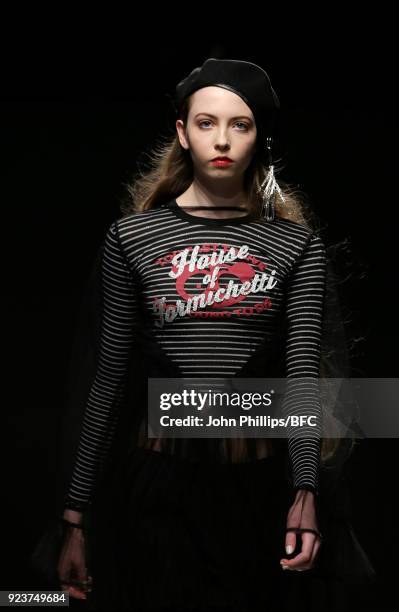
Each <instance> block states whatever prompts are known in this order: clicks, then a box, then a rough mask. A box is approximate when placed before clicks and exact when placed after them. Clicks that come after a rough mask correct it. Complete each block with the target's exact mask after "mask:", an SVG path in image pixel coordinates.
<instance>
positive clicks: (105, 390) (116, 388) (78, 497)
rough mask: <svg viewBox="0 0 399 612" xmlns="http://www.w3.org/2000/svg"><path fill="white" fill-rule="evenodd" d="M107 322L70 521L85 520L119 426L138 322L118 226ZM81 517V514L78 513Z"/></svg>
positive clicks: (108, 277)
mask: <svg viewBox="0 0 399 612" xmlns="http://www.w3.org/2000/svg"><path fill="white" fill-rule="evenodd" d="M101 280H102V320H101V336H100V350H99V356H98V362H97V364H98V365H97V370H96V375H95V378H94V381H93V384H92V386H91V389H90V393H89V396H88V399H87V404H86V409H85V414H84V418H83V423H82V430H81V434H80V440H79V445H78V450H77V454H76V458H75V464H74V469H73V473H72V478H71V482H70V484H69V487H68V490H67V493H66V495H65V498H64V508H65V510H64V518H70V519H71V520H72V517H74V519H75V520H76V522H80V521H79V518H80V516H79V514H80V513H81V512H83V511H84V510H85V509H86V507H87V506H88V504H90V503H91V497H92V493H93V489H94V486H95V484H96V478H97V475H98V472H99V469H100V468H101V466H102V464H103V462H104V460H105V457H106V455H107V452H108V450H109V448H110V445H111V442H112V438H113V433H114V431H115V428H116V425H117V421H118V416H119V414H118V409H119V402H120V399H121V395H122V391H123V383H124V380H125V375H126V372H127V365H128V360H129V353H130V348H131V346H132V343H133V336H134V325H135V323H136V313H137V301H136V290H135V285H134V282H133V279H132V275H131V272H130V270H129V268H128V265H127V262H126V260H125V257H124V254H123V251H122V246H121V244H120V240H119V236H118V222H117V221H114V222H113V223H112V224H111V226H110V228H109V230H108V232H107V234H106V237H105V241H104V248H103V254H102V261H101ZM71 512H72V513H75V512H77V513H78V514H72V515H71Z"/></svg>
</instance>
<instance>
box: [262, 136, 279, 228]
mask: <svg viewBox="0 0 399 612" xmlns="http://www.w3.org/2000/svg"><path fill="white" fill-rule="evenodd" d="M271 144H272V138H271V136H268V137H267V138H266V148H267V150H268V154H269V162H268V163H269V169H268V172H267V174H266V177H265V179H264V181H263V182H262V184H261V186H260V187H259V189H258V193H262V200H263V206H262V216H263V217H264V219H266V221H273V220H274V217H275V200H276V191H277V192H278V194H279V196H280V198H281V199H282V201H283V202H285V199H284V196H283V194H282V191H281V189H280V186H279V185H278V183H277V181H276V178H275V176H274V165H273V164H272V149H271Z"/></svg>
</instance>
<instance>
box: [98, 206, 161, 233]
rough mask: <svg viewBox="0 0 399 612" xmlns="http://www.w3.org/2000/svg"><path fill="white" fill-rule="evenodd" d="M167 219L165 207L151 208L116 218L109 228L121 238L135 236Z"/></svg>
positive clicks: (109, 230)
mask: <svg viewBox="0 0 399 612" xmlns="http://www.w3.org/2000/svg"><path fill="white" fill-rule="evenodd" d="M166 219H167V211H165V209H164V208H160V207H157V208H151V209H149V210H144V211H140V212H131V213H129V214H126V215H123V216H122V217H119V218H118V219H115V220H114V221H113V222H112V223H111V225H110V226H109V228H108V232H110V233H112V234H118V236H119V238H120V239H123V238H125V237H130V238H133V237H134V235H135V234H137V235H140V234H142V232H143V231H144V230H147V229H152V228H155V227H156V226H157V225H158V224H159V223H160V222H161V221H162V220H166Z"/></svg>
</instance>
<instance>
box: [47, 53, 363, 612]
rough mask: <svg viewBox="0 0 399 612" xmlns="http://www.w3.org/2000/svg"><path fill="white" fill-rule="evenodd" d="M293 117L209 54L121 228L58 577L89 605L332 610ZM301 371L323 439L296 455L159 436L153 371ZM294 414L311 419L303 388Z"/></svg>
mask: <svg viewBox="0 0 399 612" xmlns="http://www.w3.org/2000/svg"><path fill="white" fill-rule="evenodd" d="M278 108H279V101H278V98H277V95H276V93H275V91H274V90H273V88H272V86H271V84H270V80H269V78H268V76H267V74H266V73H265V72H264V70H263V69H262V68H260V67H259V66H257V65H255V64H252V63H250V62H241V61H237V60H217V59H213V58H210V59H208V60H207V61H206V62H205V63H204V64H203V66H202V67H200V68H196V69H195V70H193V71H192V72H191V73H190V75H189V76H188V77H187V78H186V79H183V80H182V81H181V82H180V83H179V84H178V86H177V88H176V110H177V117H178V118H177V120H176V135H175V136H174V138H173V140H172V142H171V143H170V144H169V145H167V146H165V148H164V150H163V152H162V154H161V155H160V156H159V157H158V158H157V163H156V164H155V166H154V169H153V170H152V171H150V172H148V173H147V174H145V175H144V176H141V177H140V178H139V179H137V180H136V181H135V182H134V184H133V186H132V187H131V188H130V195H131V197H132V201H133V206H131V205H128V206H126V207H125V209H124V213H125V214H124V216H123V217H122V218H121V219H119V220H117V221H114V222H113V223H112V225H111V227H110V228H109V230H108V232H107V235H106V238H105V241H104V244H103V249H102V251H101V256H100V258H99V274H100V276H101V287H102V299H103V302H102V321H101V330H100V338H99V345H100V346H99V354H98V359H97V362H96V371H95V376H94V379H93V382H92V385H91V388H90V393H89V397H88V400H87V407H86V411H85V415H84V420H83V424H82V432H81V437H80V441H79V447H78V449H77V454H76V459H75V463H74V469H73V474H72V478H71V481H70V485H69V488H68V491H67V494H66V496H65V504H64V515H63V518H64V520H65V525H66V527H67V530H66V537H65V542H64V546H63V550H62V554H61V556H60V561H59V566H58V570H59V576H60V581H61V583H62V585H63V588H64V589H66V590H69V592H70V594H71V595H72V596H74V597H82V598H85V597H86V593H90V596H91V597H92V600H91V601H93V602H94V604H95V609H103V608H104V609H106V608H107V609H108V608H110V607H111V608H112V609H114V610H124V609H126V610H129V609H131V610H133V609H134V610H147V609H148V610H149V609H153V610H155V609H157V610H158V609H159V610H161V609H169V608H170V609H173V610H175V611H176V610H179V609H182V610H183V609H184V610H187V609H196V610H200V609H203V610H205V609H211V608H212V607H213V606H214V607H215V609H222V608H223V609H228V610H254V609H257V607H258V606H259V609H261V608H262V609H265V606H266V605H270V604H271V602H274V603H275V605H276V606H277V605H278V606H279V609H285V608H284V606H287V608H288V606H290V605H293V604H295V605H296V607H298V605H299V604H300V601H299V599H298V598H299V597H301V598H302V599H301V601H302V603H303V604H306V605H307V606H308V603H309V602H308V601H307V600H306V598H307V597H310V596H311V594H312V596H313V597H315V596H316V595H315V594H316V593H317V596H316V597H317V603H318V605H320V609H321V607H322V606H324V608H325V609H328V607H327V606H328V605H329V604H330V603H331V598H330V597H329V595H328V590H327V586H326V585H327V581H326V580H327V578H326V575H327V577H329V580H330V582H328V585H329V587H330V588H331V584H333V582H332V580H335V579H337V580H339V579H340V576H339V575H338V576H334V575H333V574H334V572H333V571H332V573H330V574H328V572H327V570H326V568H327V567H328V560H326V563H325V565H324V566H323V565H322V564H318V562H319V558H320V555H321V553H322V551H323V547H324V543H323V537H324V536H328V534H329V533H330V534H332V533H333V532H332V530H331V529H330V523H329V521H328V520H327V514H326V513H323V511H322V508H323V496H322V494H321V493H322V488H323V485H322V482H321V481H320V460H321V459H322V460H323V461H326V460H327V459H328V458H329V457H331V456H332V455H333V454H334V451H335V450H336V449H337V447H338V445H337V444H336V440H335V444H334V441H333V440H326V439H323V440H321V426H320V421H321V419H320V417H321V406H320V400H319V397H318V395H317V392H316V386H315V385H316V381H317V378H318V377H319V375H320V361H321V337H322V326H323V309H324V305H325V296H326V267H327V256H326V255H327V254H326V249H325V246H324V243H323V241H322V239H321V238H320V236H319V235H318V233H317V231H316V230H315V228H312V226H311V223H310V222H309V220H307V219H306V218H305V214H304V212H305V211H304V210H303V207H302V206H301V205H300V202H299V200H298V198H297V197H296V196H295V194H294V193H293V192H291V191H290V190H289V189H288V188H287V187H285V188H284V189H282V188H281V187H280V186H279V185H278V184H277V182H276V180H275V177H274V174H273V166H272V165H271V142H272V139H271V131H272V126H273V120H274V116H275V111H277V109H278ZM285 375H286V376H287V377H288V378H289V379H296V378H303V377H306V378H307V379H308V380H309V381H310V383H311V384H309V385H308V387H307V391H306V394H305V402H306V409H307V410H308V411H309V413H310V414H311V415H312V416H313V417H314V418H315V420H316V423H317V427H316V429H315V428H314V427H309V428H308V429H307V430H306V432H307V434H308V435H306V436H305V437H303V436H302V437H298V436H297V435H295V431H294V428H293V430H292V431H291V430H289V431H288V443H287V444H286V445H285V446H284V441H282V440H278V439H274V440H273V441H272V440H271V439H266V438H264V439H262V438H259V439H255V438H223V439H215V438H210V439H207V438H195V439H194V438H189V439H184V438H176V437H174V438H164V437H157V438H153V437H149V436H148V432H147V426H146V409H147V400H148V396H147V381H148V379H149V378H167V377H171V378H185V377H186V378H187V377H190V378H191V377H192V378H203V377H204V378H208V379H209V378H231V377H237V378H240V377H242V378H258V377H279V376H281V377H283V376H285ZM312 383H314V384H312ZM283 409H284V410H285V411H286V414H287V415H295V414H296V413H298V406H297V405H296V402H295V393H293V392H292V393H291V392H290V393H287V399H286V400H285V403H284V406H283ZM100 475H101V478H100ZM99 483H101V486H99ZM319 499H320V501H319ZM85 526H88V527H89V530H88V531H86V529H82V527H85ZM325 532H326V533H325ZM330 541H331V540H330ZM327 545H328V540H327V544H326V549H327V554H329V553H328V551H329V550H330V549H329V548H328V546H327ZM321 556H322V555H321ZM365 563H367V561H366V560H365ZM87 568H88V569H89V572H87ZM323 568H324V569H323ZM331 569H332V570H334V569H335V570H337V567H335V568H334V567H331V563H330V570H331ZM284 570H285V571H284ZM299 572H304V574H303V575H302V574H299ZM317 572H318V573H317ZM323 572H324V573H323ZM88 573H89V575H88ZM288 575H290V577H288ZM86 580H87V581H86ZM317 581H319V582H317ZM320 585H321V586H322V587H323V588H322V589H320ZM323 597H324V598H325V601H323V600H322V598H323ZM292 598H293V599H292ZM305 600H306V601H305ZM340 606H341V608H342V602H340ZM308 609H309V606H308ZM317 609H319V608H317Z"/></svg>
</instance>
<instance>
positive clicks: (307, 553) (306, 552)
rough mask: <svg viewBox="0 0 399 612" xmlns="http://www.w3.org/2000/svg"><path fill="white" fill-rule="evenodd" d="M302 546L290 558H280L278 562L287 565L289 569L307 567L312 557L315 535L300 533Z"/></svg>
mask: <svg viewBox="0 0 399 612" xmlns="http://www.w3.org/2000/svg"><path fill="white" fill-rule="evenodd" d="M301 539H302V548H301V551H300V552H299V553H298V554H297V555H296V556H295V557H293V558H292V559H281V560H280V563H281V564H283V565H285V566H287V567H288V568H289V569H297V568H301V567H302V568H303V569H307V567H306V566H307V565H308V563H309V562H310V559H311V558H312V553H313V547H314V544H315V540H316V536H315V535H314V534H312V533H308V532H305V533H302V538H301Z"/></svg>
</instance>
